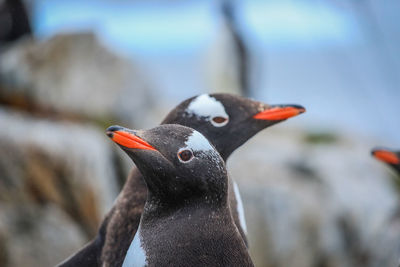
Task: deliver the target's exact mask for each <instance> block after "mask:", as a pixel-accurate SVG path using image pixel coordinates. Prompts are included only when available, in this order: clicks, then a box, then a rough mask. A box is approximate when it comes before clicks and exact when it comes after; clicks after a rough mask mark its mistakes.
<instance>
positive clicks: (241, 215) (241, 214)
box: [233, 181, 247, 234]
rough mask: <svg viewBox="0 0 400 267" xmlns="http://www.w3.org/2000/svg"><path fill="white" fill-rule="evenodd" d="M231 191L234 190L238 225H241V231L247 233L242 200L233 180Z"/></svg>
mask: <svg viewBox="0 0 400 267" xmlns="http://www.w3.org/2000/svg"><path fill="white" fill-rule="evenodd" d="M233 191H234V192H235V197H236V201H237V207H236V209H237V212H238V214H239V222H240V226H241V227H242V229H243V231H244V232H245V233H246V234H247V225H246V218H245V217H244V208H243V202H242V198H241V196H240V192H239V187H238V185H237V183H236V182H235V181H233Z"/></svg>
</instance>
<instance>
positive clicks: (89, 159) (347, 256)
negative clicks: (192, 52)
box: [0, 0, 400, 267]
mask: <svg viewBox="0 0 400 267" xmlns="http://www.w3.org/2000/svg"><path fill="white" fill-rule="evenodd" d="M9 2H10V1H9ZM11 2H12V3H16V2H18V1H14V0H13V1H11ZM11 2H10V3H11ZM1 4H2V2H1V1H0V5H1ZM0 10H1V9H0ZM225 12H226V13H227V14H229V8H227V10H225ZM1 16H2V13H1V12H0V18H1ZM3 22H4V21H3ZM2 25H6V24H2ZM227 28H231V29H233V30H234V29H235V25H234V23H233V22H232V21H228V23H227ZM2 29H5V28H4V27H3V28H2V27H0V39H1V40H3V38H5V37H4V36H6V38H8V39H9V41H10V40H11V41H12V42H7V43H1V42H0V126H1V127H0V267H3V266H4V267H11V266H22V267H24V266H30V267H31V266H32V267H35V266H54V265H55V264H57V263H58V262H60V261H62V260H64V259H65V258H66V257H68V256H70V255H71V254H72V253H74V252H75V251H76V250H78V249H79V248H81V247H82V246H83V245H84V244H85V243H86V242H87V241H88V240H90V239H91V238H92V237H93V236H94V235H95V233H96V231H97V227H98V226H99V223H100V222H101V220H102V218H103V216H104V214H105V213H106V212H107V211H108V210H109V209H110V207H111V206H112V204H113V201H114V199H115V198H116V196H117V195H118V192H119V190H120V188H121V186H122V185H123V183H124V180H125V178H126V176H127V172H128V171H129V169H130V168H131V167H132V163H131V161H130V160H129V159H128V158H127V156H126V155H125V154H124V153H123V152H121V151H120V149H119V148H117V146H115V144H113V143H112V142H111V141H110V140H108V138H107V137H106V136H105V134H104V131H105V129H106V128H107V127H108V126H110V125H113V124H120V125H124V126H127V127H130V128H142V127H145V128H147V127H152V126H154V125H156V124H158V122H159V121H161V120H162V119H163V117H164V116H165V114H166V113H167V112H168V110H169V109H171V108H173V107H174V106H175V105H176V104H178V103H179V102H180V101H182V100H184V99H183V98H181V99H175V100H174V101H170V102H167V103H165V102H163V100H162V99H160V98H159V97H156V96H157V94H158V92H159V91H157V89H156V88H154V85H153V83H152V81H151V80H149V78H148V77H152V76H151V74H149V73H144V70H143V69H142V68H141V67H140V66H139V65H138V64H135V62H134V61H133V62H132V61H131V60H127V59H125V58H123V57H122V56H120V55H117V54H115V52H112V51H110V50H109V49H108V48H106V47H105V46H104V45H103V44H102V43H101V42H100V41H99V40H98V38H97V37H96V36H95V35H94V34H93V33H80V34H63V35H61V34H58V35H55V36H54V37H52V38H50V39H48V40H40V41H39V40H37V39H35V38H33V37H30V36H29V35H30V34H27V35H28V36H26V35H25V37H24V38H16V36H17V37H18V36H19V35H18V34H17V35H15V34H8V35H7V32H2V31H1V30H2ZM22 30H23V31H25V32H26V33H29V31H30V30H29V28H25V29H22ZM228 35H229V33H228ZM221 36H222V35H221ZM230 36H231V37H232V33H231V35H230ZM233 36H234V35H233ZM222 37H223V36H222ZM234 37H235V36H234ZM6 38H5V39H6ZM227 39H229V38H227ZM230 42H232V41H230ZM228 50H229V51H230V52H229V53H231V54H234V53H235V51H234V50H235V47H234V46H233V47H230V49H228ZM218 51H219V50H218ZM224 51H225V52H226V51H227V50H226V49H222V50H221V51H219V52H218V54H221V56H222V57H223V60H222V61H221V60H220V59H217V58H216V57H214V60H217V61H218V60H219V61H221V62H219V64H221V66H220V67H219V70H220V71H221V69H222V74H221V75H222V76H223V77H222V78H221V77H220V76H221V75H219V74H218V70H212V73H213V75H217V76H218V77H213V78H212V79H214V88H221V89H220V90H219V91H221V90H223V91H235V92H239V91H240V87H241V86H240V85H238V84H241V83H244V81H241V79H242V80H244V79H245V78H246V77H236V76H240V75H238V74H237V73H236V74H235V71H234V70H230V69H229V67H227V66H230V67H232V66H233V65H232V64H231V63H232V62H230V63H229V59H230V58H231V55H230V54H225V55H222V54H223V52H224ZM224 60H226V62H225V61H224ZM225 63H227V64H225ZM212 65H213V66H214V67H216V68H218V64H217V63H216V64H212ZM224 71H225V72H229V73H228V74H227V73H225V74H224ZM236 71H237V70H236ZM145 74H146V75H145ZM145 77H147V78H145ZM242 86H243V85H242ZM299 104H302V103H299ZM308 112H310V111H308ZM311 112H312V111H311ZM305 116H307V113H305V114H303V115H301V116H300V117H298V118H294V119H291V120H289V121H288V122H285V123H282V124H279V125H276V126H274V127H272V128H271V129H268V130H267V131H264V132H262V133H259V134H258V135H257V136H256V137H254V138H253V139H252V140H250V141H249V142H248V143H247V144H246V145H244V146H243V147H242V148H240V149H238V151H236V152H235V153H234V155H233V156H232V158H231V159H230V160H229V162H228V169H229V172H230V174H231V175H232V177H233V178H234V179H235V180H236V181H237V182H238V184H239V187H240V190H241V193H242V196H243V201H244V206H245V211H246V218H247V224H248V230H249V240H250V253H251V255H252V258H253V260H254V262H255V264H256V266H267V267H281V266H282V267H287V266H296V267H303V266H304V267H309V266H312V267H331V266H332V267H333V266H344V267H347V266H348V267H353V266H363V267H365V266H377V267H378V266H397V264H398V260H399V256H400V217H399V216H400V215H399V214H400V210H399V207H400V206H399V203H400V202H399V197H398V186H397V185H396V181H397V180H396V179H397V177H395V175H394V174H393V173H391V172H390V171H389V169H388V168H386V166H383V165H382V164H381V163H378V162H375V161H374V160H373V159H372V158H371V157H370V154H369V151H370V149H371V148H372V147H373V146H375V145H376V144H377V143H378V144H379V142H378V141H377V140H372V139H368V138H366V137H364V136H363V135H361V134H360V133H354V132H343V130H341V131H339V130H338V131H322V130H319V131H316V130H311V129H307V128H305V127H301V126H299V125H301V120H302V118H303V117H305ZM294 120H297V122H298V123H297V124H292V121H294ZM294 125H297V126H294Z"/></svg>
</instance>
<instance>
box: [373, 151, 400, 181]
mask: <svg viewBox="0 0 400 267" xmlns="http://www.w3.org/2000/svg"><path fill="white" fill-rule="evenodd" d="M371 154H372V155H373V156H374V157H375V158H376V159H378V160H380V161H383V162H385V163H386V164H388V165H389V166H391V167H392V168H393V169H395V170H396V172H397V174H399V175H400V151H393V150H389V149H386V148H375V149H373V150H372V152H371Z"/></svg>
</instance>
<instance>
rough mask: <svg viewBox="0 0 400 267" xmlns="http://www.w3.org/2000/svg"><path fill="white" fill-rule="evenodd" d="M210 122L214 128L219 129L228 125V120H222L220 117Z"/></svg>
mask: <svg viewBox="0 0 400 267" xmlns="http://www.w3.org/2000/svg"><path fill="white" fill-rule="evenodd" d="M211 122H212V124H213V125H214V126H217V127H221V126H224V125H226V124H227V123H228V118H224V117H221V116H217V117H213V118H212V119H211Z"/></svg>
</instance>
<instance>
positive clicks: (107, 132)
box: [106, 131, 114, 138]
mask: <svg viewBox="0 0 400 267" xmlns="http://www.w3.org/2000/svg"><path fill="white" fill-rule="evenodd" d="M106 135H107V136H108V137H110V138H113V136H114V132H112V131H106Z"/></svg>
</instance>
